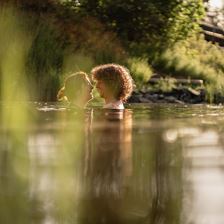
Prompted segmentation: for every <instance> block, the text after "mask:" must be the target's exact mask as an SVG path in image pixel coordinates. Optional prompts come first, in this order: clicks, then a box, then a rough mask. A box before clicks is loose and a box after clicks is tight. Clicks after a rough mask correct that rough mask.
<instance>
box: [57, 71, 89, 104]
mask: <svg viewBox="0 0 224 224" xmlns="http://www.w3.org/2000/svg"><path fill="white" fill-rule="evenodd" d="M87 80H89V78H88V75H87V74H86V73H85V72H76V73H74V74H72V75H70V76H68V77H67V78H66V79H65V82H64V86H63V87H62V88H61V89H60V90H59V91H58V94H57V99H58V100H59V101H62V100H63V99H65V100H67V101H72V100H74V99H76V98H77V97H79V94H80V90H82V88H83V87H85V86H87V85H88V82H87Z"/></svg>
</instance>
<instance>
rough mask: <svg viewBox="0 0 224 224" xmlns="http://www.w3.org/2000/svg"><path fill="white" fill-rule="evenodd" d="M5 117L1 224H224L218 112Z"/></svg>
mask: <svg viewBox="0 0 224 224" xmlns="http://www.w3.org/2000/svg"><path fill="white" fill-rule="evenodd" d="M155 107H156V106H155ZM24 108H26V107H24ZM203 108H204V110H203ZM30 111H32V114H35V113H34V112H33V110H30ZM218 111H220V112H219V113H218ZM6 112H7V111H5V117H7V119H8V121H10V120H11V122H5V121H4V122H2V121H0V122H1V126H0V223H4V224H8V223H9V224H11V223H22V224H26V223H27V224H28V223H37V224H39V223H41V224H42V223H43V224H45V223H46V224H49V223H52V224H55V223H80V224H82V223H83V224H85V223H97V224H98V223H118V224H119V223H122V224H123V223H124V224H125V223H128V224H129V223H143V224H158V223H159V224H160V223H161V224H163V223H164V224H173V223H177V224H185V223H186V224H188V223H199V224H200V223H203V224H204V223H205V224H210V223H218V224H219V223H223V222H224V215H223V214H224V209H223V208H224V203H223V201H224V194H223V187H224V178H223V166H224V150H223V148H224V147H223V146H224V141H223V130H224V129H223V127H224V126H223V111H222V108H220V107H217V108H216V107H211V108H210V107H206V106H205V107H202V106H200V107H198V108H197V107H192V108H191V107H189V108H187V107H186V106H183V107H177V108H175V107H172V108H171V107H170V106H167V107H163V106H158V107H156V108H152V107H151V106H150V105H147V107H146V108H144V109H139V108H136V109H129V110H124V111H113V110H102V109H91V110H74V109H71V110H65V109H64V110H62V109H61V108H60V109H59V110H58V109H57V108H53V110H51V108H50V107H48V109H46V107H45V109H44V110H42V109H40V110H38V111H37V114H36V115H35V116H34V118H33V119H28V118H27V119H25V117H24V118H23V119H24V120H23V121H19V118H17V117H16V116H14V115H13V116H14V117H13V119H11V118H10V116H11V115H10V114H8V113H6ZM26 113H27V114H30V113H28V112H26ZM6 114H7V116H6ZM14 114H15V112H14ZM195 114H199V115H200V117H199V118H196V116H195ZM214 114H216V115H217V114H218V115H219V116H214ZM214 117H215V119H214ZM182 118H184V119H182ZM1 119H2V117H1ZM217 123H218V125H217ZM2 124H3V125H2ZM12 214H13V215H12ZM15 220H16V222H15Z"/></svg>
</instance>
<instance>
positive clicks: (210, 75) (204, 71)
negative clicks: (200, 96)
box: [152, 36, 224, 101]
mask: <svg viewBox="0 0 224 224" xmlns="http://www.w3.org/2000/svg"><path fill="white" fill-rule="evenodd" d="M223 58H224V50H223V49H222V48H220V47H219V46H217V45H214V44H212V43H210V42H207V41H205V40H204V38H203V36H199V37H197V38H196V37H194V38H190V39H188V40H185V41H181V42H178V43H177V44H175V45H174V47H172V48H170V49H167V50H166V51H165V52H164V53H162V54H161V55H159V56H158V57H157V58H155V60H154V61H152V66H153V68H154V69H155V70H156V71H157V72H158V73H162V74H165V75H166V74H172V77H176V78H178V77H181V78H186V79H195V78H196V79H202V80H203V81H204V84H205V88H206V92H207V98H208V100H209V101H212V99H213V98H214V96H215V95H216V94H221V95H224V61H223Z"/></svg>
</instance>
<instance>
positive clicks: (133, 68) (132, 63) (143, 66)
mask: <svg viewBox="0 0 224 224" xmlns="http://www.w3.org/2000/svg"><path fill="white" fill-rule="evenodd" d="M128 68H129V70H130V72H131V75H132V77H133V79H134V81H135V84H136V86H137V88H138V89H141V88H142V87H143V85H144V84H145V83H146V82H147V81H148V80H149V79H150V77H151V76H152V73H153V72H152V68H151V67H150V65H149V64H148V62H147V59H146V58H130V59H128Z"/></svg>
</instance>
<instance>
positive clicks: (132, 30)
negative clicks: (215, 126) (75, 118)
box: [0, 0, 224, 103]
mask: <svg viewBox="0 0 224 224" xmlns="http://www.w3.org/2000/svg"><path fill="white" fill-rule="evenodd" d="M164 2H165V1H164V0H157V1H154V0H152V1H149V2H146V1H137V0H133V1H122V0H116V1H112V0H111V1H100V0H96V1H90V0H83V1H77V0H64V1H59V0H45V1H42V0H7V1H6V0H2V1H1V3H0V32H1V36H0V81H1V84H0V100H13V99H15V100H16V99H25V100H35V101H38V100H39V101H55V100H56V95H57V91H58V89H59V87H60V86H61V85H62V82H63V80H64V78H65V77H66V76H68V75H69V74H71V73H74V72H77V71H80V70H82V71H84V72H86V73H89V72H90V70H91V69H92V68H93V67H94V66H96V65H99V64H105V63H118V64H122V65H124V66H126V67H127V68H128V69H129V70H130V72H131V74H132V76H133V79H134V81H135V84H136V89H135V91H134V92H133V94H132V97H131V98H130V99H129V101H128V102H143V103H146V102H169V103H203V102H206V103H224V60H223V58H224V48H222V47H220V46H219V45H218V44H214V43H212V42H208V41H206V40H205V36H204V34H203V32H202V28H201V26H200V24H201V21H202V20H203V19H204V18H205V15H206V9H205V6H204V3H203V1H202V0H190V3H191V4H189V1H188V2H187V3H186V2H185V1H178V0H172V1H169V2H165V3H166V4H165V3H164ZM155 79H156V80H157V81H156V82H154V83H153V82H152V80H155ZM180 80H187V81H186V82H185V83H184V82H183V83H181V82H180ZM189 80H190V81H189ZM193 80H201V81H200V83H199V84H195V83H193V82H192V81H193ZM96 96H97V95H96Z"/></svg>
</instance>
